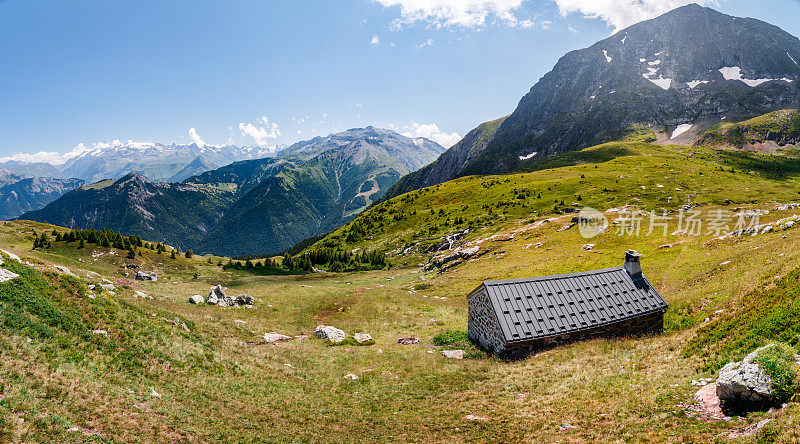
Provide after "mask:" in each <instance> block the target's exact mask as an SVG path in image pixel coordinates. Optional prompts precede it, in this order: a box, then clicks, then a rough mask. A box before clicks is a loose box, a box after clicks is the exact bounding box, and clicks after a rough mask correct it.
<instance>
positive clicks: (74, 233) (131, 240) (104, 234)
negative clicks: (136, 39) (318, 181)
mask: <svg viewBox="0 0 800 444" xmlns="http://www.w3.org/2000/svg"><path fill="white" fill-rule="evenodd" d="M374 222H375V221H370V222H369V223H370V225H372V223H374ZM359 228H361V229H359ZM359 228H356V230H357V231H359V232H360V234H361V235H363V234H364V233H365V232H366V231H367V230H365V229H363V228H362V227H359ZM369 228H372V227H371V226H370V227H368V228H367V229H369ZM33 235H34V241H33V248H34V249H43V248H50V247H51V246H52V245H53V242H65V243H66V244H74V243H77V248H78V249H81V248H85V246H86V244H93V245H97V246H99V247H105V248H116V249H119V250H127V251H128V258H129V259H134V258H135V257H136V256H137V255H138V256H141V250H142V249H146V250H152V251H155V252H156V253H157V254H162V253H165V252H166V251H167V250H168V248H167V247H166V246H165V245H164V244H161V243H155V242H144V241H143V240H142V238H141V237H139V236H125V235H123V234H121V233H117V232H115V231H112V230H70V231H67V232H64V233H61V232H59V231H58V230H53V231H52V233H50V235H48V234H47V233H41V234H37V233H36V231H35V230H34V232H33ZM178 254H180V251H179V250H177V249H171V250H170V257H171V258H172V259H177V257H178ZM184 256H185V257H186V258H189V259H191V258H192V257H194V253H193V252H192V250H187V251H186V252H185V253H184ZM210 260H211V259H210V258H209V261H210ZM209 263H210V262H209ZM218 265H222V267H223V269H234V270H256V269H266V268H280V269H284V270H288V271H312V270H313V269H314V267H319V268H323V269H326V270H328V271H332V272H341V271H351V270H375V269H381V268H385V267H387V266H388V265H389V262H388V261H387V259H386V255H385V254H384V253H381V252H378V251H364V252H360V253H352V252H350V251H343V250H341V249H338V248H331V247H317V248H311V249H308V250H306V251H305V252H303V253H301V254H299V255H297V256H292V254H291V253H290V252H289V251H287V252H286V253H284V255H283V258H282V259H279V260H273V259H270V258H265V259H257V258H254V259H248V260H246V261H238V260H237V261H234V260H229V261H228V263H227V264H225V265H223V264H222V262H219V263H218Z"/></svg>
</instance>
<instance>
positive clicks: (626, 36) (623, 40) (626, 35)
mask: <svg viewBox="0 0 800 444" xmlns="http://www.w3.org/2000/svg"><path fill="white" fill-rule="evenodd" d="M627 39H628V34H625V37H623V38H622V40H620V41H621V42H622V44H623V45H624V44H625V40H627Z"/></svg>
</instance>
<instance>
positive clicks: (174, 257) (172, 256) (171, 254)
mask: <svg viewBox="0 0 800 444" xmlns="http://www.w3.org/2000/svg"><path fill="white" fill-rule="evenodd" d="M169 258H170V259H177V258H178V256H177V255H176V254H175V250H172V253H170V255H169Z"/></svg>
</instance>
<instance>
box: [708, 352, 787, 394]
mask: <svg viewBox="0 0 800 444" xmlns="http://www.w3.org/2000/svg"><path fill="white" fill-rule="evenodd" d="M767 347H773V346H772V345H768V346H766V347H762V348H759V349H758V350H756V351H754V352H752V353H750V354H749V355H747V357H745V358H744V360H743V361H741V362H731V363H729V364H727V365H726V366H725V367H723V368H722V370H720V371H719V378H718V379H717V396H719V398H720V400H722V401H723V402H728V403H731V404H735V405H743V404H745V405H747V404H768V403H771V402H773V401H775V393H774V391H773V389H772V378H770V376H769V375H768V374H767V373H766V372H765V371H764V368H763V367H761V365H759V364H758V363H757V362H756V357H757V356H758V354H759V353H760V352H761V351H762V350H764V349H765V348H767Z"/></svg>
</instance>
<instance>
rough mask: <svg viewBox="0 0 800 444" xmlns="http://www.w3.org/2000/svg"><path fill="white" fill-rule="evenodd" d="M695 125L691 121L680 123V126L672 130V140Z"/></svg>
mask: <svg viewBox="0 0 800 444" xmlns="http://www.w3.org/2000/svg"><path fill="white" fill-rule="evenodd" d="M693 126H694V125H692V124H691V123H684V124H683V125H678V127H677V128H675V131H673V132H672V137H670V140H672V139H675V138H676V137H678V136H680V135H681V134H683V133H685V132H686V131H689V130H690V129H692V127H693Z"/></svg>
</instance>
